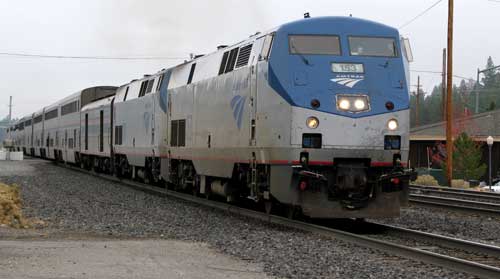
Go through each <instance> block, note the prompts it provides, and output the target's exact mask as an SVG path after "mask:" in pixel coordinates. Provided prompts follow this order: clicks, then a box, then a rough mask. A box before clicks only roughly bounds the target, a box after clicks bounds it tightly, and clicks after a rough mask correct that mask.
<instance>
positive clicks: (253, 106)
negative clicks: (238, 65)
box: [250, 55, 259, 146]
mask: <svg viewBox="0 0 500 279" xmlns="http://www.w3.org/2000/svg"><path fill="white" fill-rule="evenodd" d="M258 65H259V63H257V59H256V56H255V55H254V56H253V58H252V61H251V66H250V145H251V146H255V145H256V144H257V142H256V140H255V135H256V132H257V131H256V130H257V123H256V115H257V72H258V71H257V67H258Z"/></svg>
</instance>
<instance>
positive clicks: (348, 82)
mask: <svg viewBox="0 0 500 279" xmlns="http://www.w3.org/2000/svg"><path fill="white" fill-rule="evenodd" d="M363 80H365V78H364V77H363V76H360V75H342V76H337V77H336V78H332V79H331V81H333V82H335V83H337V84H340V85H343V86H346V87H349V88H353V87H354V86H355V85H356V84H358V83H359V82H361V81H363Z"/></svg>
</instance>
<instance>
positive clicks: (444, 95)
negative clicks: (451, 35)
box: [441, 48, 446, 121]
mask: <svg viewBox="0 0 500 279" xmlns="http://www.w3.org/2000/svg"><path fill="white" fill-rule="evenodd" d="M441 87H442V88H441V90H442V98H443V100H442V103H441V104H442V106H443V121H446V48H443V80H442V81H441Z"/></svg>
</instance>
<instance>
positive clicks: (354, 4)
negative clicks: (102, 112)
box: [0, 0, 500, 118]
mask: <svg viewBox="0 0 500 279" xmlns="http://www.w3.org/2000/svg"><path fill="white" fill-rule="evenodd" d="M436 1H437V0H419V1H409V0H405V1H403V0H377V1H372V0H349V1H334V0H314V1H306V0H247V1H231V0H210V1H200V0H196V1H195V0H181V1H177V0H175V1H174V0H140V1H139V0H81V1H79V0H44V1H39V0H31V1H28V0H0V38H1V39H0V42H1V43H0V53H5V52H16V53H35V54H44V55H64V56H107V57H110V56H112V57H116V56H120V57H138V56H140V57H144V56H154V57H172V58H187V57H188V56H189V53H196V54H202V53H208V52H212V51H213V50H215V48H216V46H217V45H220V44H232V43H235V42H237V41H240V40H241V39H244V38H247V37H248V36H249V35H251V34H254V33H255V32H257V31H265V30H267V29H270V28H273V27H275V26H278V25H280V24H282V23H285V22H289V21H292V20H296V19H300V18H302V15H303V13H304V12H310V13H311V16H313V17H314V16H348V15H349V14H352V15H353V16H354V17H360V18H366V19H371V20H375V21H378V22H382V23H384V24H387V25H391V26H394V27H398V28H399V27H400V26H402V25H403V24H404V23H406V22H407V21H408V20H410V19H412V18H413V17H415V16H416V15H418V14H419V13H420V12H422V11H424V10H425V9H427V8H428V7H430V6H431V5H432V4H434V3H435V2H436ZM447 2H448V1H446V0H445V1H441V3H439V4H438V5H437V6H436V7H434V8H433V9H431V10H430V11H429V12H428V13H426V14H425V15H423V16H422V17H420V18H418V19H417V20H415V21H414V22H412V23H411V24H409V25H407V26H406V27H404V28H402V29H401V30H400V32H401V34H402V35H403V36H406V37H409V38H410V40H411V43H412V48H413V53H414V57H415V62H414V63H412V65H411V68H412V69H413V70H427V71H440V70H441V63H442V62H441V57H442V49H443V47H445V45H446V19H447ZM499 13H500V2H494V1H492V0H455V55H454V61H455V65H454V71H455V74H457V75H460V76H465V77H473V78H475V76H476V69H477V68H478V67H481V68H483V67H484V66H485V64H486V59H487V57H488V56H489V55H491V56H492V57H493V60H494V61H495V62H496V63H500V54H499V52H500V37H499V36H498V34H499V29H500V28H499V27H498V26H499V25H498V14H499ZM179 62H182V59H163V60H141V61H136V60H132V61H130V60H77V59H48V58H23V57H12V56H5V55H0V118H2V117H3V116H5V115H7V113H8V107H7V104H8V97H9V95H13V96H14V108H13V116H14V117H22V116H24V115H26V114H28V113H31V112H33V111H36V110H38V109H40V108H42V107H43V106H46V105H49V104H51V103H53V102H56V101H57V100H59V99H61V98H63V97H65V96H67V95H69V94H71V93H73V92H76V91H78V90H80V89H83V88H86V87H90V86H94V85H121V84H124V83H126V82H128V81H130V80H132V79H134V78H137V77H140V76H142V75H143V74H145V73H154V72H156V71H158V70H160V69H162V68H165V67H168V66H173V65H175V64H177V63H179ZM417 75H418V73H412V83H416V77H417ZM420 75H421V79H422V84H423V86H424V90H426V91H430V90H431V89H432V87H433V86H434V85H436V84H438V83H439V82H440V79H441V77H440V75H439V74H423V73H422V74H420ZM459 81H460V80H458V79H455V82H457V83H458V82H459Z"/></svg>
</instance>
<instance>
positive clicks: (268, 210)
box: [264, 201, 273, 214]
mask: <svg viewBox="0 0 500 279" xmlns="http://www.w3.org/2000/svg"><path fill="white" fill-rule="evenodd" d="M264 209H265V211H266V213H267V214H271V210H272V209H273V202H272V201H264Z"/></svg>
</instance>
